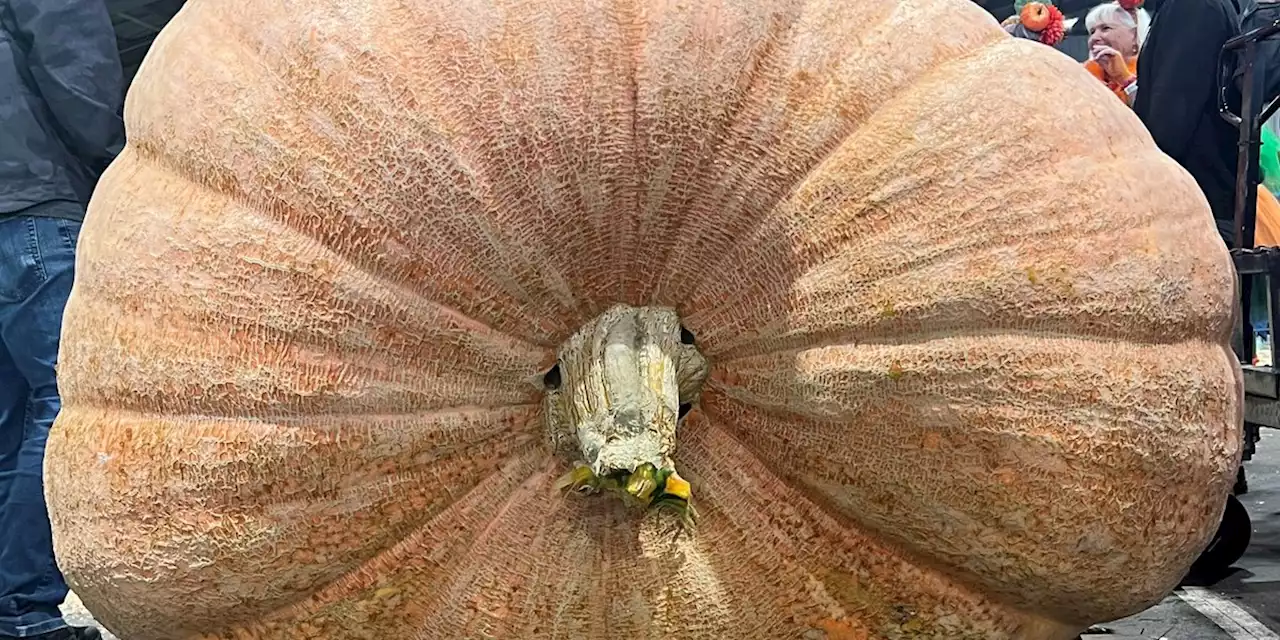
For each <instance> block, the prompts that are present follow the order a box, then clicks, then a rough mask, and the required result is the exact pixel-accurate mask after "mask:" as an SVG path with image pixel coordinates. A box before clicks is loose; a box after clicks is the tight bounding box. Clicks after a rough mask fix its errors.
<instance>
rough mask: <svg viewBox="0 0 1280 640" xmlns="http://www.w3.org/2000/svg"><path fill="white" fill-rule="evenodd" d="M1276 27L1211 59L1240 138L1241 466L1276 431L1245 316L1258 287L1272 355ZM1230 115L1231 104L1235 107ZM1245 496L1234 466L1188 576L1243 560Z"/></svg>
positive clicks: (1267, 371) (1276, 283)
mask: <svg viewBox="0 0 1280 640" xmlns="http://www.w3.org/2000/svg"><path fill="white" fill-rule="evenodd" d="M1278 34H1280V20H1277V21H1275V22H1272V23H1271V24H1269V25H1266V26H1262V27H1259V28H1257V29H1253V30H1251V31H1249V32H1248V33H1244V34H1241V35H1239V36H1236V37H1234V38H1232V39H1231V40H1228V41H1227V43H1226V44H1225V45H1224V46H1223V48H1222V52H1221V54H1220V55H1219V60H1218V69H1219V77H1218V81H1219V82H1218V87H1219V91H1218V111H1219V113H1220V114H1221V115H1222V117H1223V118H1224V119H1226V120H1227V121H1228V122H1230V123H1231V124H1232V125H1234V126H1235V127H1236V128H1237V129H1238V130H1239V132H1240V137H1239V141H1238V143H1237V152H1236V162H1237V164H1236V170H1237V175H1236V189H1235V220H1234V226H1233V229H1234V230H1235V238H1234V243H1233V244H1234V247H1235V248H1233V249H1232V250H1231V257H1232V258H1233V260H1234V262H1235V268H1236V273H1237V275H1238V280H1239V283H1240V317H1239V322H1240V332H1239V333H1240V335H1241V340H1240V341H1239V342H1238V343H1237V344H1236V348H1237V354H1238V355H1239V356H1240V363H1241V368H1242V369H1243V371H1244V392H1245V397H1244V456H1243V458H1244V460H1246V461H1247V460H1250V459H1251V458H1252V457H1253V454H1254V452H1255V450H1256V445H1257V442H1258V439H1259V438H1260V437H1261V433H1262V429H1263V428H1272V429H1277V428H1280V371H1278V370H1277V368H1276V366H1275V362H1274V360H1269V361H1266V362H1256V361H1255V355H1256V346H1255V345H1256V340H1257V338H1258V337H1259V336H1258V335H1257V333H1256V332H1255V329H1254V325H1253V323H1252V322H1251V320H1250V318H1251V317H1252V313H1251V311H1252V307H1253V302H1254V300H1253V298H1254V290H1255V289H1257V288H1258V287H1262V288H1264V289H1263V290H1264V291H1265V294H1266V295H1265V300H1266V306H1267V310H1266V311H1267V312H1266V317H1267V325H1266V326H1267V328H1266V334H1265V339H1266V342H1267V344H1268V345H1270V346H1271V347H1272V348H1271V349H1270V352H1271V353H1272V354H1274V353H1275V349H1274V340H1275V332H1274V328H1275V327H1277V326H1280V248H1277V247H1257V246H1255V245H1254V232H1255V230H1256V228H1257V206H1258V184H1260V183H1261V176H1260V172H1259V165H1260V162H1259V153H1260V151H1261V147H1262V136H1261V129H1262V126H1263V124H1264V123H1266V121H1267V120H1268V119H1269V118H1271V117H1272V116H1273V115H1274V114H1275V112H1276V110H1277V108H1280V100H1276V99H1274V98H1273V99H1268V98H1269V96H1268V95H1267V87H1268V83H1267V71H1268V70H1267V60H1268V57H1269V56H1267V55H1259V54H1260V53H1263V52H1264V49H1265V48H1266V47H1268V46H1269V45H1270V46H1275V45H1274V42H1273V41H1275V40H1277V38H1278ZM1237 96H1238V112H1237V108H1235V105H1234V104H1233V103H1235V102H1237V99H1236V98H1237ZM1248 490H1249V484H1248V480H1247V478H1246V476H1245V469H1244V466H1243V464H1242V465H1241V467H1240V469H1239V471H1238V474H1237V477H1236V486H1235V490H1234V491H1233V492H1232V493H1233V495H1231V496H1229V497H1228V499H1227V505H1226V508H1225V509H1224V511H1223V515H1222V522H1221V524H1219V526H1218V531H1217V532H1216V534H1215V535H1214V538H1213V540H1212V541H1211V542H1210V544H1209V546H1208V548H1206V549H1205V551H1204V553H1203V554H1201V556H1200V558H1199V559H1198V560H1197V561H1196V566H1195V567H1194V568H1193V574H1196V573H1198V574H1202V575H1219V574H1221V573H1223V572H1225V571H1226V570H1227V569H1228V568H1229V567H1230V566H1231V565H1232V564H1233V563H1234V562H1235V561H1237V560H1239V559H1240V556H1242V555H1244V552H1245V550H1246V549H1247V548H1248V546H1249V538H1250V534H1251V533H1252V529H1253V525H1252V522H1251V521H1250V518H1249V512H1248V511H1247V510H1246V509H1245V507H1244V505H1243V504H1241V502H1240V500H1239V499H1238V498H1237V497H1236V496H1238V495H1242V494H1244V493H1246V492H1248Z"/></svg>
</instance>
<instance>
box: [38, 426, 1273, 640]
mask: <svg viewBox="0 0 1280 640" xmlns="http://www.w3.org/2000/svg"><path fill="white" fill-rule="evenodd" d="M1245 471H1246V474H1247V475H1248V478H1249V493H1247V494H1245V495H1243V496H1241V501H1242V502H1243V503H1244V505H1245V507H1246V508H1248V510H1249V514H1250V515H1251V516H1252V517H1253V538H1252V541H1251V543H1250V546H1249V551H1248V552H1247V553H1246V554H1245V555H1244V557H1243V558H1241V559H1240V561H1239V562H1238V563H1236V567H1235V568H1234V569H1233V570H1232V571H1231V573H1229V574H1228V575H1227V576H1225V577H1223V578H1221V579H1220V580H1217V581H1215V582H1213V583H1211V584H1206V585H1202V586H1200V587H1190V586H1189V587H1183V588H1180V589H1179V590H1178V591H1176V592H1174V593H1173V594H1172V595H1170V596H1169V597H1168V598H1165V600H1164V601H1163V602H1161V603H1160V604H1158V605H1156V606H1154V607H1152V608H1150V609H1148V610H1146V611H1143V612H1142V613H1140V614H1138V615H1135V616H1132V617H1129V618H1125V619H1123V620H1117V621H1115V622H1111V623H1107V624H1106V625H1103V626H1105V627H1107V628H1108V629H1109V630H1110V631H1111V633H1108V634H1105V635H1102V634H1089V635H1085V636H1083V638H1084V640H1280V431H1272V430H1263V433H1262V441H1261V442H1259V443H1258V451H1257V454H1256V455H1255V456H1254V458H1253V460H1251V461H1249V462H1247V463H1246V464H1245ZM63 608H64V610H65V611H66V615H67V619H68V620H69V621H71V622H72V623H73V624H80V625H85V624H93V618H92V616H91V614H90V613H89V612H88V611H87V610H86V609H85V608H84V605H83V604H82V603H81V602H80V599H79V598H76V597H75V596H74V594H73V595H72V596H71V597H70V598H68V600H67V603H66V605H65V606H64V607H63ZM104 632H105V630H104ZM105 637H106V639H107V640H117V639H116V638H115V636H112V635H111V634H110V633H105ZM125 640H127V639H125ZM334 640H340V639H334Z"/></svg>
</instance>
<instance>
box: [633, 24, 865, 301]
mask: <svg viewBox="0 0 1280 640" xmlns="http://www.w3.org/2000/svg"><path fill="white" fill-rule="evenodd" d="M805 7H806V2H805V1H804V0H800V1H794V0H793V2H792V4H791V5H790V7H789V8H790V11H788V12H787V16H788V18H789V20H788V21H787V24H786V25H784V26H782V27H778V25H777V22H776V21H771V28H770V33H769V35H770V36H774V37H765V38H763V39H762V42H760V43H759V46H758V47H756V48H758V49H763V51H761V52H760V53H759V54H758V55H752V57H751V59H750V60H749V61H748V62H747V64H746V65H745V66H746V67H747V69H748V70H747V71H746V73H745V76H746V77H745V79H740V80H739V81H738V83H739V84H741V85H743V88H742V90H741V92H740V95H738V96H735V97H733V98H731V103H730V105H729V106H728V108H726V109H725V111H726V113H724V114H723V115H722V116H721V117H720V118H718V119H717V121H716V123H715V133H712V134H710V135H709V138H710V139H711V140H713V141H716V143H714V144H712V145H709V146H708V148H706V149H705V150H704V151H702V152H701V153H700V154H699V155H698V157H697V159H696V160H695V161H694V166H693V168H692V171H690V172H689V174H688V175H689V182H690V183H692V184H697V183H699V182H700V181H699V178H701V177H703V176H705V175H706V174H708V173H709V172H711V170H713V169H714V168H715V163H716V161H720V160H722V158H721V153H722V149H720V148H719V147H720V146H721V145H724V144H725V138H726V137H728V135H727V134H729V133H731V132H733V131H734V130H735V129H737V128H738V127H739V126H740V119H741V118H743V117H746V116H747V115H748V114H747V109H748V107H749V105H750V103H751V101H752V100H751V98H752V97H753V94H754V93H755V91H756V90H757V88H758V87H759V86H760V83H761V82H762V81H763V80H764V76H765V73H766V71H765V70H766V69H767V68H768V66H769V65H770V64H771V63H773V62H775V61H777V60H781V59H782V54H783V53H784V52H785V50H786V49H787V48H788V47H789V45H791V44H793V41H792V38H793V37H794V33H795V29H796V26H797V24H798V23H799V22H800V21H801V20H802V19H803V15H802V14H803V11H804V9H805ZM884 13H885V14H888V13H889V10H887V8H886V11H885V12H884ZM878 24H879V23H878V22H872V21H868V22H867V23H865V25H858V26H859V28H860V29H863V30H862V31H859V32H857V33H850V34H849V37H850V38H851V39H855V40H856V39H858V38H860V37H862V35H863V34H864V33H865V31H866V30H868V29H870V28H871V26H877V25H878ZM868 25H869V26H868ZM864 27H865V28H864ZM641 50H642V49H637V54H639V52H640V51H641ZM752 53H753V54H755V48H753V51H752ZM633 81H634V82H635V83H636V85H637V86H639V84H640V78H639V77H638V69H637V76H636V77H635V78H634V79H633ZM635 113H636V117H638V116H639V102H638V101H637V103H636V105H635ZM743 126H745V125H743ZM636 146H637V148H638V153H637V155H643V153H642V151H639V150H640V149H642V144H641V141H640V138H639V137H637V138H636ZM726 146H727V145H726ZM695 176H696V177H695ZM637 179H638V181H639V182H640V183H641V184H643V183H644V182H646V181H645V179H644V177H643V176H640V175H639V172H637ZM712 183H714V181H712ZM665 215H669V212H667V211H663V210H660V209H658V208H657V207H652V206H646V205H645V204H643V203H639V204H638V206H637V208H636V219H637V223H636V227H637V236H638V237H641V238H646V237H653V236H654V235H657V236H658V237H661V238H675V239H676V243H677V244H676V245H675V246H672V247H670V248H669V250H667V251H665V252H662V253H660V257H658V259H657V264H658V265H659V268H658V269H656V271H657V272H658V273H660V274H663V275H661V276H659V277H658V278H656V279H655V280H654V281H653V283H652V284H651V285H650V286H652V287H654V291H655V293H656V291H658V290H659V289H660V288H661V285H660V284H658V283H660V282H662V281H663V280H665V279H666V278H665V274H666V273H667V272H668V271H670V269H671V267H672V266H673V265H674V264H675V263H676V262H677V258H676V257H675V256H678V255H679V247H680V244H682V243H683V242H684V238H685V237H686V234H684V233H682V231H683V228H684V227H685V226H687V225H688V224H689V223H691V222H694V221H693V220H689V219H686V218H681V219H680V220H678V221H677V222H676V223H675V224H674V228H667V229H666V232H665V233H657V234H655V233H652V232H650V231H649V230H650V229H651V228H652V227H654V226H655V223H656V222H658V221H662V220H663V217H664V216H665ZM688 235H694V234H688ZM630 257H631V261H632V264H631V270H632V271H633V272H643V271H644V270H648V269H649V268H650V265H648V264H645V263H644V261H642V260H641V259H642V255H641V254H640V253H639V252H634V253H632V254H631V256H630ZM651 301H653V300H652V299H651Z"/></svg>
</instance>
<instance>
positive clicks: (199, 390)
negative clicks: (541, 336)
mask: <svg viewBox="0 0 1280 640" xmlns="http://www.w3.org/2000/svg"><path fill="white" fill-rule="evenodd" d="M148 320H151V319H147V318H140V319H135V322H134V323H132V324H131V325H129V324H125V323H124V322H123V320H122V319H117V322H115V323H113V324H112V326H111V328H112V329H113V331H114V332H115V334H116V336H117V337H118V338H119V339H121V340H122V341H128V343H131V344H135V345H144V344H145V345H146V349H147V351H140V352H135V353H131V354H128V355H129V356H130V357H128V358H124V357H118V356H117V355H116V354H114V353H113V351H114V350H113V349H112V348H111V346H110V345H85V346H84V347H83V349H80V350H72V349H68V352H69V357H68V358H67V360H68V361H80V362H82V361H85V360H86V359H92V360H96V361H97V362H98V363H99V366H100V367H101V369H100V370H99V371H98V375H99V376H101V375H106V374H110V376H111V377H110V379H109V380H96V381H93V380H86V379H84V378H77V379H76V380H75V381H73V382H72V384H73V386H72V387H71V388H72V389H74V392H73V393H74V397H75V398H76V399H77V400H78V401H80V402H85V403H87V404H90V405H94V406H109V407H123V408H130V409H136V410H139V411H142V412H155V411H165V412H172V413H176V414H184V413H196V414H200V415H217V416H222V417H254V416H262V415H277V414H279V413H281V412H283V413H286V415H288V414H295V415H320V414H328V415H361V414H367V413H369V412H370V411H371V410H372V411H374V412H377V413H396V412H410V411H416V410H421V409H424V408H434V409H440V408H448V407H457V406H467V405H480V406H488V407H502V406H510V405H518V404H527V403H528V402H530V400H532V399H533V398H534V396H535V394H536V392H537V387H535V386H534V385H533V384H532V381H531V380H528V379H527V378H526V379H519V380H518V379H515V378H512V379H511V382H512V384H510V385H495V384H494V382H496V381H495V380H494V379H493V378H491V377H489V376H485V375H480V374H472V375H468V376H463V375H459V374H458V373H456V372H448V371H441V372H436V373H434V374H433V375H432V376H430V377H427V376H424V377H422V378H420V379H406V378H404V377H403V376H402V375H401V374H400V373H399V372H398V370H396V369H394V368H392V369H385V368H379V367H370V366H367V363H361V362H360V361H359V360H355V359H351V358H349V357H348V358H339V357H338V356H337V355H335V354H326V353H308V352H306V351H302V350H299V349H297V348H295V347H293V346H289V345H274V344H271V343H264V342H251V341H250V340H249V337H250V336H247V335H227V336H218V337H216V338H215V339H210V340H207V341H205V342H203V343H191V342H188V341H187V337H188V336H190V335H192V332H193V331H195V330H198V329H200V328H201V327H200V325H187V324H186V323H183V322H178V321H174V320H173V319H169V320H168V321H167V322H164V323H163V324H160V323H158V322H155V321H154V320H151V322H150V323H147V322H146V321H148ZM143 338H145V339H146V340H145V342H144V340H143ZM214 347H217V348H218V351H217V353H218V356H216V357H214V356H210V355H209V354H210V353H212V352H213V351H212V350H213V349H214ZM88 349H95V350H97V351H96V352H95V351H87V350H88ZM162 349H163V350H164V353H165V354H166V358H165V359H164V360H153V359H150V358H151V355H150V353H148V351H150V352H151V353H159V352H160V350H162ZM263 354H269V355H268V356H266V358H269V359H264V356H263ZM120 355H124V354H120ZM267 363H275V364H274V365H272V366H266V364H267ZM162 373H163V375H160V374H162ZM148 380H150V381H153V384H151V385H150V386H149V387H148V386H146V385H142V384H141V383H143V382H144V381H148ZM85 382H88V384H83V383H85ZM138 389H145V391H139V390H138ZM464 391H465V392H467V394H468V395H461V394H462V392H464ZM197 407H198V409H197Z"/></svg>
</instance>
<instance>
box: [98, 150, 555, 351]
mask: <svg viewBox="0 0 1280 640" xmlns="http://www.w3.org/2000/svg"><path fill="white" fill-rule="evenodd" d="M144 145H145V143H139V144H138V146H136V147H135V148H136V150H137V152H138V155H137V156H136V157H139V158H140V159H142V160H149V161H151V162H154V163H155V164H156V165H157V166H158V167H162V168H164V170H166V171H173V172H174V173H175V175H177V176H180V177H182V178H183V179H185V180H189V181H192V182H194V183H196V184H201V185H203V186H205V187H206V188H208V189H209V190H211V191H213V192H216V193H218V194H220V195H223V196H225V197H227V198H228V199H229V200H232V201H234V202H236V203H238V204H240V205H242V206H243V207H244V210H245V211H254V212H261V214H262V215H264V218H265V219H266V220H269V221H271V222H273V223H275V224H279V225H281V226H283V227H285V228H288V229H291V230H293V231H294V232H297V233H299V234H302V235H305V236H307V237H308V238H310V239H311V240H312V241H314V242H315V243H316V244H317V245H318V246H320V247H323V248H324V249H325V250H326V251H328V252H330V253H331V254H332V255H333V256H335V257H340V258H341V259H342V260H344V261H345V262H346V264H348V265H350V266H351V268H353V269H356V270H359V271H360V272H361V273H363V274H364V275H366V276H368V277H369V278H370V279H371V280H374V281H376V282H378V283H380V284H382V285H384V286H386V287H388V288H390V289H393V290H395V291H399V292H402V293H404V294H406V295H407V296H411V297H412V298H413V299H414V300H417V301H420V303H422V304H426V305H430V306H432V307H435V308H436V309H438V310H439V311H440V312H441V313H442V314H443V315H445V316H447V317H452V318H455V319H457V320H458V321H459V322H460V323H463V324H465V325H469V326H470V327H472V329H473V330H476V331H478V332H482V333H488V334H491V335H493V336H494V337H496V338H498V339H500V340H507V341H512V342H520V343H523V344H524V345H525V346H526V347H532V348H541V349H548V348H552V347H554V346H555V344H554V343H553V342H547V343H545V344H543V343H539V342H535V341H533V340H531V339H529V338H527V337H523V336H518V335H515V334H512V333H509V332H507V331H504V330H502V329H499V328H497V327H495V326H492V325H490V324H488V323H487V322H485V321H482V320H480V319H477V318H474V317H472V316H470V315H467V314H465V313H463V312H462V311H460V310H458V309H456V308H454V307H452V306H450V305H448V304H446V303H444V302H441V301H439V300H436V299H434V298H432V297H430V296H428V295H426V293H425V292H423V291H421V290H419V289H417V288H415V287H413V286H411V285H410V284H409V283H407V282H401V281H398V280H397V279H395V278H393V277H390V276H389V275H388V274H385V273H381V272H380V271H379V270H378V269H377V268H375V267H373V266H372V265H371V264H370V263H369V262H368V261H363V260H360V259H359V258H358V257H357V256H356V255H355V254H353V253H351V252H350V251H346V252H343V251H339V250H338V249H337V248H336V247H334V246H332V243H329V242H326V241H325V239H324V238H323V237H321V236H319V235H317V234H315V233H314V232H311V231H309V230H308V229H307V228H306V227H305V225H300V224H297V223H296V221H291V218H290V217H289V216H288V215H280V214H275V213H272V210H273V209H277V208H278V205H277V204H275V203H273V202H272V201H267V200H263V199H259V198H255V197H254V196H252V195H250V194H249V193H248V192H246V191H244V190H243V189H241V188H240V187H233V186H229V185H223V186H218V185H217V184H216V182H207V183H206V182H198V181H197V180H199V178H198V176H204V175H206V174H207V173H209V172H212V171H215V170H216V169H215V168H213V167H206V168H205V170H201V169H199V168H196V167H195V166H191V167H186V168H184V167H183V166H182V165H183V164H184V162H183V161H182V160H180V159H176V158H172V157H171V156H168V155H165V154H156V155H150V154H148V153H147V152H146V151H145V149H146V147H145V146H144ZM153 153H154V152H153ZM114 166H115V165H114V164H113V167H114Z"/></svg>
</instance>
